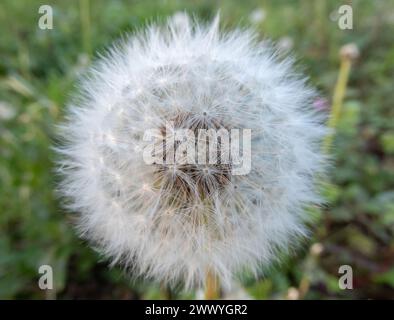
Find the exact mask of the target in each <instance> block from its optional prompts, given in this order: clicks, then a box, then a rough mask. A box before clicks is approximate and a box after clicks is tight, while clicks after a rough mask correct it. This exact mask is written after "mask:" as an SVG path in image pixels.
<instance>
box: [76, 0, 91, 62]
mask: <svg viewBox="0 0 394 320" xmlns="http://www.w3.org/2000/svg"><path fill="white" fill-rule="evenodd" d="M79 8H80V17H81V31H82V47H83V50H84V52H85V53H86V54H87V55H88V56H89V57H90V56H91V53H92V47H91V26H90V1H89V0H79Z"/></svg>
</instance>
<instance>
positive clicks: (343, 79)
mask: <svg viewBox="0 0 394 320" xmlns="http://www.w3.org/2000/svg"><path fill="white" fill-rule="evenodd" d="M351 64H352V57H350V56H349V55H342V56H341V65H340V68H339V74H338V80H337V83H336V85H335V90H334V95H333V101H332V107H331V111H330V117H329V119H328V124H327V126H328V127H329V128H330V129H335V128H336V127H337V125H338V121H339V117H340V115H341V110H342V105H343V98H344V97H345V93H346V87H347V83H348V79H349V73H350V67H351ZM333 139H334V133H333V132H331V133H330V134H328V135H327V136H326V137H325V139H324V141H323V151H324V152H325V153H328V151H329V149H330V147H331V145H332V141H333Z"/></svg>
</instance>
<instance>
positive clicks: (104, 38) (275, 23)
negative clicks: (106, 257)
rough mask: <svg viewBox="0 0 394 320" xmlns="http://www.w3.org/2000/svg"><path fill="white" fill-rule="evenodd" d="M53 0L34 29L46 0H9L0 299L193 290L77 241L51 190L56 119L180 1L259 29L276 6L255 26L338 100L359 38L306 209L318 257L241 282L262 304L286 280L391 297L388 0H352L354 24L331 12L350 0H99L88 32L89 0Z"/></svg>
mask: <svg viewBox="0 0 394 320" xmlns="http://www.w3.org/2000/svg"><path fill="white" fill-rule="evenodd" d="M45 3H46V4H49V5H51V6H52V7H53V10H54V29H53V30H40V29H39V28H38V25H37V22H38V19H39V14H38V8H39V6H40V5H41V4H42V1H38V0H33V1H27V0H22V1H13V0H3V1H1V3H0V27H1V30H2V31H1V33H0V54H1V59H0V210H1V211H0V298H53V297H58V298H63V299H67V298H123V299H139V298H145V299H147V298H169V297H170V298H190V297H194V293H191V292H181V291H177V290H175V291H173V292H170V291H168V290H167V289H163V288H161V287H160V285H158V284H154V283H150V282H149V281H144V280H142V279H130V278H129V277H128V276H126V275H125V274H124V272H123V271H122V270H120V269H119V268H117V267H113V268H109V267H107V264H106V262H105V261H101V258H100V257H99V256H98V254H96V253H95V252H94V251H93V250H92V249H90V248H89V247H88V246H87V245H86V244H85V243H83V242H82V241H81V240H79V239H78V238H77V236H76V235H75V232H74V230H73V228H72V221H71V219H72V218H71V217H72V215H70V214H66V212H64V210H62V207H61V204H60V201H59V199H57V197H56V193H55V186H56V179H57V178H56V175H55V174H54V171H53V169H54V164H53V160H54V155H53V152H52V150H51V146H53V145H55V144H56V138H55V137H56V135H55V131H56V127H55V125H56V124H57V123H59V122H60V121H61V120H62V117H63V114H64V113H63V111H64V105H65V103H66V101H67V98H68V96H69V94H70V92H72V90H73V86H74V84H75V82H76V80H77V78H78V75H79V74H81V73H82V72H83V71H84V70H85V68H86V67H87V66H88V65H89V64H90V62H91V59H94V58H95V57H96V56H97V52H103V51H104V50H105V48H106V47H107V46H108V45H109V44H110V43H111V42H112V41H113V40H115V39H117V38H118V37H120V36H122V35H124V34H125V33H126V32H133V31H134V30H136V29H138V28H141V27H143V26H144V25H145V24H146V23H147V22H149V21H152V20H155V19H157V18H158V19H164V18H165V17H166V16H168V15H172V14H174V13H175V12H177V11H180V10H186V11H188V12H190V13H194V14H195V15H196V16H198V17H201V18H203V19H209V18H211V17H213V16H214V15H215V13H216V12H217V10H218V9H220V10H221V16H222V24H223V27H224V28H231V27H233V26H236V25H239V24H241V25H243V26H249V25H251V24H252V23H251V22H250V21H249V15H250V14H251V12H252V11H253V10H256V9H258V8H261V9H263V10H264V11H265V13H266V15H265V19H264V20H262V21H260V22H259V23H257V24H255V25H254V28H256V29H257V30H258V32H259V34H260V35H261V38H264V37H269V38H272V39H274V40H276V41H279V43H281V44H282V45H284V44H287V46H293V48H292V51H294V53H295V55H296V57H297V58H298V59H299V60H298V61H299V63H298V64H299V65H300V66H302V67H303V68H304V69H306V72H307V73H308V74H310V75H311V79H310V81H311V82H312V83H313V84H316V85H317V86H318V88H319V90H320V92H321V95H322V96H325V97H327V98H328V99H330V97H331V96H332V92H333V88H334V85H335V81H336V77H337V72H338V67H339V55H338V51H339V49H340V47H341V46H342V45H343V44H345V43H348V42H354V43H356V44H357V45H358V46H359V47H360V50H361V57H360V58H359V59H358V61H357V62H356V63H355V65H354V67H353V68H352V71H351V77H350V82H349V86H348V90H347V93H346V97H345V103H344V108H343V113H342V115H341V119H340V123H339V126H338V128H337V129H338V130H337V132H336V138H335V141H334V146H333V148H332V150H333V159H334V160H333V167H332V169H331V170H330V172H329V177H330V179H329V180H330V181H328V182H327V183H328V184H327V186H326V187H325V188H324V194H325V195H326V196H327V200H328V203H327V205H326V206H325V208H324V210H323V212H320V211H319V210H316V209H315V208H310V209H308V210H310V211H311V215H312V216H313V217H315V219H314V220H315V224H313V225H312V226H311V230H312V233H311V234H312V236H313V239H312V241H311V242H310V243H309V244H311V243H318V244H319V245H321V248H322V252H315V251H316V248H317V247H316V246H312V248H311V250H309V251H308V250H306V252H300V251H299V252H298V253H297V255H294V257H293V258H290V259H288V261H287V262H286V263H285V264H284V265H282V266H280V267H275V268H272V269H270V270H264V271H265V272H264V276H261V277H259V278H258V279H257V280H256V279H254V278H250V277H246V279H245V281H244V283H243V284H244V287H245V290H246V292H247V293H248V294H249V295H251V296H252V297H253V298H256V299H267V298H285V297H287V296H288V290H289V288H299V289H300V290H301V291H302V286H301V287H300V285H301V284H305V283H306V284H307V287H306V288H307V290H306V291H305V292H303V296H304V297H305V298H320V299H327V298H344V299H352V298H393V297H394V269H393V268H392V266H393V264H394V242H393V232H394V229H393V226H394V160H393V158H392V155H393V154H394V121H393V115H394V108H393V101H394V90H393V79H394V46H393V42H392V35H393V34H394V20H393V19H394V18H393V15H392V12H393V11H394V5H393V3H392V2H390V1H361V0H360V1H353V2H352V6H353V12H354V19H353V20H354V29H353V30H340V29H339V28H338V25H337V23H336V22H335V21H332V20H330V16H333V13H335V12H336V10H337V8H338V7H339V5H341V4H342V1H324V0H318V1H306V0H301V1H290V0H282V1H274V0H270V1H268V0H265V1H257V0H251V1H236V0H227V1H209V0H202V1H178V0H167V1H121V0H113V1H104V0H96V1H90V11H89V14H90V24H88V25H89V28H90V30H89V32H86V30H82V31H84V32H81V27H82V26H85V27H84V28H86V25H87V24H86V20H85V21H83V19H81V16H80V9H81V6H80V4H79V1H76V0H73V1H54V0H48V1H46V2H45ZM87 42H88V43H87ZM89 48H91V49H92V52H96V53H95V54H94V55H93V57H91V56H90V55H89V51H90V49H89ZM85 51H87V52H85ZM320 112H323V113H327V112H328V110H322V111H320ZM307 246H308V244H306V245H305V247H307ZM42 264H49V265H51V266H52V267H53V269H54V283H55V291H54V292H52V293H51V295H49V296H48V295H46V293H45V292H44V291H42V290H40V289H39V288H38V286H37V280H38V277H39V274H38V267H39V266H40V265H42ZM343 264H348V265H351V266H352V267H353V275H354V288H355V289H354V290H351V291H348V290H340V289H339V287H338V268H339V266H340V265H343Z"/></svg>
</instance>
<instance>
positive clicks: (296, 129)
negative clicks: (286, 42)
mask: <svg viewBox="0 0 394 320" xmlns="http://www.w3.org/2000/svg"><path fill="white" fill-rule="evenodd" d="M79 87H80V90H79V91H78V93H77V94H76V95H75V96H74V98H73V99H72V101H71V102H70V103H69V105H68V109H67V110H68V118H67V120H66V121H65V123H64V124H63V125H62V138H63V141H64V143H63V145H62V146H61V147H59V148H58V152H59V154H60V155H61V160H60V161H59V166H58V168H59V172H60V173H61V175H62V183H61V184H60V187H59V189H60V190H61V192H62V194H63V196H64V199H65V200H66V203H67V206H68V208H69V209H70V210H71V211H73V212H75V215H76V217H77V219H76V220H77V228H78V230H79V232H80V234H81V236H82V237H84V238H86V239H88V240H89V241H90V242H91V244H92V245H93V246H94V247H95V248H96V249H97V250H98V251H99V252H100V253H102V254H103V255H104V256H106V257H108V258H110V259H111V261H112V263H119V264H121V265H123V266H125V267H127V269H128V270H130V271H131V272H132V273H133V274H141V275H144V276H146V277H149V278H153V279H155V280H158V281H162V282H165V283H168V284H175V283H179V282H182V283H183V284H184V285H185V286H187V287H192V286H194V287H195V286H201V285H202V284H203V283H204V279H205V276H206V273H207V270H209V271H210V272H212V273H214V274H216V275H217V276H218V278H219V279H220V281H221V283H222V285H224V286H229V285H230V284H231V282H232V280H233V279H234V277H236V276H237V275H238V274H239V273H240V272H241V271H243V270H249V271H251V272H255V273H257V272H258V271H259V270H260V269H261V266H268V265H270V264H271V263H272V262H274V261H277V260H278V257H279V256H280V255H279V252H282V251H289V249H291V248H294V247H295V245H296V244H297V243H298V242H299V241H298V240H299V239H301V238H302V237H304V236H305V235H306V231H305V221H306V220H308V214H307V213H306V211H305V207H306V206H309V205H311V204H318V203H319V201H320V200H319V197H318V194H317V192H316V186H315V180H316V179H315V178H316V176H317V175H319V174H320V173H321V172H322V171H323V169H324V166H325V158H324V156H323V155H322V154H321V152H320V147H319V143H320V141H321V139H322V137H323V136H324V135H325V132H326V129H325V127H324V126H323V125H322V124H321V119H319V117H318V116H317V115H316V111H314V109H313V108H311V102H312V101H313V98H314V97H315V91H314V90H313V89H312V88H310V87H309V86H308V85H307V84H306V81H305V79H304V78H303V77H302V76H300V75H299V74H297V73H296V72H294V71H293V67H292V62H291V60H290V59H286V58H283V57H282V58H281V59H279V58H278V57H276V54H275V50H274V49H273V48H272V46H271V45H270V44H268V43H266V42H259V41H258V40H257V38H256V35H255V34H254V33H253V32H252V31H250V30H240V29H236V30H233V31H229V32H222V31H220V30H219V19H218V18H216V19H215V20H214V21H213V22H212V23H211V24H202V23H200V22H198V21H194V20H192V19H190V18H189V17H188V16H186V15H184V17H183V19H179V17H178V19H176V20H171V19H169V21H168V22H167V23H166V24H165V25H164V26H159V25H156V24H153V25H150V26H149V27H147V28H146V29H145V30H142V31H140V32H137V33H135V34H132V35H130V36H129V37H128V38H127V39H123V40H122V41H120V42H118V43H117V44H115V45H114V46H113V47H112V48H110V49H109V51H108V53H107V54H106V55H105V56H103V57H100V58H99V59H98V60H97V61H96V63H95V64H94V65H93V67H92V68H91V69H90V71H89V72H88V74H87V75H86V76H85V77H84V78H83V79H82V80H81V82H80V84H79ZM168 122H172V123H173V124H174V126H175V127H176V128H183V129H190V130H191V131H192V132H195V133H197V132H198V130H200V129H214V130H218V129H221V128H224V129H226V130H232V129H239V130H243V129H250V132H251V162H250V164H251V167H250V172H247V173H246V174H237V175H235V174H233V172H232V169H233V168H234V166H235V163H234V162H232V161H234V159H232V160H230V162H229V163H226V164H222V163H208V164H207V163H205V164H199V163H192V164H189V163H186V164H179V163H174V164H166V163H165V162H163V163H147V162H146V161H145V160H144V157H143V155H144V150H146V148H147V147H148V146H149V143H151V142H150V141H147V140H146V139H144V135H145V133H146V131H147V130H149V129H152V128H156V129H158V130H159V131H160V132H163V133H164V136H167V135H168V132H166V131H165V130H163V128H165V127H166V124H167V123H168ZM163 157H164V156H163Z"/></svg>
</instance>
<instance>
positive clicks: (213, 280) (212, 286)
mask: <svg viewBox="0 0 394 320" xmlns="http://www.w3.org/2000/svg"><path fill="white" fill-rule="evenodd" d="M219 291H220V289H219V280H218V278H217V276H216V275H215V273H214V272H213V271H212V270H208V272H207V277H206V282H205V300H215V299H219V297H220V292H219Z"/></svg>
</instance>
